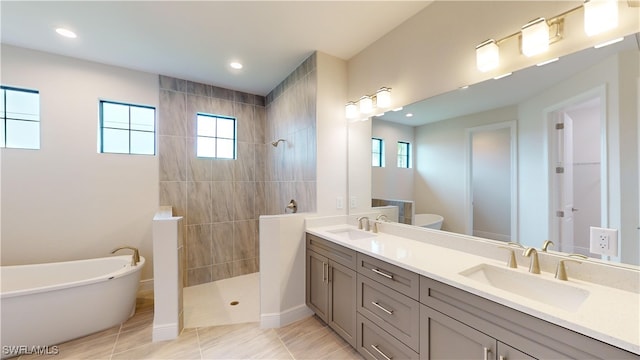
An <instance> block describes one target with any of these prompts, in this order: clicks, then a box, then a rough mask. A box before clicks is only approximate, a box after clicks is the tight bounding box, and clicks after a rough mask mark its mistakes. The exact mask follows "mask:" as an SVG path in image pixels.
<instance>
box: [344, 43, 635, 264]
mask: <svg viewBox="0 0 640 360" xmlns="http://www.w3.org/2000/svg"><path fill="white" fill-rule="evenodd" d="M639 44H640V37H639V34H634V35H630V36H627V37H625V39H624V40H623V41H622V42H619V43H616V44H613V45H609V46H607V47H603V48H599V49H594V48H589V49H584V50H582V51H579V52H576V53H574V54H571V55H568V56H564V57H562V58H560V59H559V60H558V61H556V62H554V63H550V64H547V65H544V66H533V67H531V68H527V69H523V70H520V71H517V72H514V73H513V74H512V75H511V76H508V77H505V78H502V79H498V80H488V81H485V82H482V83H479V84H474V85H472V86H470V87H469V88H467V89H460V90H456V91H452V92H450V93H446V94H442V95H438V96H436V97H433V98H429V99H425V100H423V101H419V102H417V103H414V104H409V105H407V106H404V107H403V108H402V110H399V111H396V112H387V113H385V114H384V115H382V116H378V117H373V118H370V119H369V120H367V121H360V122H354V123H350V125H349V161H350V172H349V192H350V195H352V194H358V195H359V196H360V197H366V196H367V195H368V194H363V189H371V190H370V192H371V195H370V198H371V199H387V200H396V201H397V200H401V201H408V202H412V207H413V208H412V210H411V211H412V212H413V213H414V214H437V215H441V216H442V217H443V218H444V222H443V223H442V230H445V231H451V232H456V233H462V234H469V235H475V236H479V237H483V238H489V239H495V240H498V241H515V242H519V243H521V244H523V245H525V246H535V247H540V245H541V244H542V242H543V241H544V240H547V239H549V240H552V241H553V242H554V244H555V246H554V249H553V250H557V251H563V252H569V253H581V254H584V255H587V256H590V257H594V258H601V259H604V260H611V261H614V262H623V263H629V264H635V265H637V264H639V262H640V243H639V236H638V233H639V232H640V230H639V229H640V228H639V226H640V218H639V217H640V215H639V210H638V208H639V183H638V178H639V166H638V165H639V143H638V134H639V132H640V126H639V124H638V123H639V109H638V102H639V101H638V100H639V94H640V77H639V72H640V51H639V49H640V46H639ZM408 114H412V116H411V117H408V116H407V115H408ZM371 138H377V139H381V140H382V141H383V142H384V145H382V146H383V151H382V152H383V153H384V154H383V158H384V161H383V162H384V164H385V166H384V167H372V168H371V170H372V171H371V172H370V173H369V172H367V171H365V170H364V169H365V168H364V167H363V166H362V163H363V162H365V161H366V162H367V163H368V164H371V163H372V162H371V161H372V160H371V159H372V156H373V155H372V140H371ZM404 143H410V144H411V145H410V150H409V158H410V160H409V162H408V164H409V167H408V168H400V167H399V166H398V165H399V164H400V163H401V162H402V161H404V158H403V157H398V152H397V151H398V149H400V148H401V147H403V146H404V145H402V144H404ZM353 164H358V167H357V169H359V170H358V171H353V170H352V169H351V168H352V167H354V168H355V166H352V165H353ZM367 168H368V167H367ZM360 201H362V202H367V201H369V199H362V200H360ZM373 206H376V203H374V205H373ZM356 210H357V209H356ZM403 215H404V219H400V221H405V222H408V223H413V220H415V219H410V220H407V219H409V218H411V215H410V214H403ZM590 226H598V227H604V228H613V229H617V230H618V236H619V242H618V245H619V247H620V249H619V250H620V251H619V255H618V256H602V255H599V254H595V253H593V252H591V251H590V247H589V227H590Z"/></svg>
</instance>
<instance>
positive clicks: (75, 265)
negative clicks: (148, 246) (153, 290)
mask: <svg viewBox="0 0 640 360" xmlns="http://www.w3.org/2000/svg"><path fill="white" fill-rule="evenodd" d="M144 263H145V259H144V258H143V257H140V262H139V263H138V264H137V265H136V266H132V265H131V255H122V256H112V257H104V258H97V259H88V260H77V261H67V262H58V263H48V264H33V265H17V266H2V267H0V280H1V283H2V285H1V289H2V292H1V295H0V297H1V301H2V304H1V305H2V307H1V312H2V313H1V315H2V316H1V319H0V321H1V322H2V327H1V330H2V332H0V339H1V341H2V349H3V352H2V357H7V356H14V355H17V354H16V353H15V352H19V351H28V349H31V348H34V347H36V348H37V347H45V346H50V345H56V344H59V343H62V342H65V341H67V340H71V339H75V338H78V337H81V336H84V335H88V334H91V333H94V332H97V331H101V330H104V329H108V328H110V327H113V326H115V325H118V324H120V323H122V322H124V321H125V320H127V319H128V318H129V317H130V316H132V315H133V313H134V312H135V305H136V293H137V290H138V285H139V283H140V274H141V270H142V267H143V266H144ZM25 347H26V348H25ZM20 349H22V350H20ZM25 349H27V350H25ZM9 350H13V352H14V353H13V354H7V352H10V351H9Z"/></svg>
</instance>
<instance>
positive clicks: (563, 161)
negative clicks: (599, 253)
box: [556, 113, 575, 252]
mask: <svg viewBox="0 0 640 360" xmlns="http://www.w3.org/2000/svg"><path fill="white" fill-rule="evenodd" d="M557 128H559V129H558V140H559V141H558V151H559V155H560V156H559V157H558V163H557V164H556V178H557V181H558V185H559V186H558V189H559V194H558V195H559V200H560V204H559V206H558V209H560V210H559V212H558V213H557V217H558V221H559V223H560V224H559V225H560V226H559V228H560V244H559V245H558V246H559V249H558V250H560V251H566V252H573V251H574V250H573V249H574V244H573V240H574V236H573V235H574V234H573V233H574V231H573V226H574V217H573V213H574V211H575V208H574V199H573V193H574V192H573V120H572V119H571V117H570V116H568V115H567V114H566V113H563V114H562V122H560V123H559V124H558V126H557Z"/></svg>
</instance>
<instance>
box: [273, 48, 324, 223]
mask: <svg viewBox="0 0 640 360" xmlns="http://www.w3.org/2000/svg"><path fill="white" fill-rule="evenodd" d="M316 64H317V62H316V54H315V53H314V54H313V55H311V56H309V57H308V58H307V59H306V60H305V61H304V62H303V63H302V64H301V65H300V66H299V67H298V68H297V69H296V70H295V71H293V72H292V73H291V74H290V75H289V76H288V77H287V78H286V79H285V80H284V81H282V82H281V83H280V85H278V86H277V87H276V88H275V89H274V90H273V91H271V93H269V94H268V95H267V119H268V121H267V127H266V139H265V140H266V142H267V144H268V145H267V146H266V153H265V155H266V163H265V182H264V196H265V201H266V214H269V215H274V214H282V213H284V212H285V207H286V205H287V204H288V203H289V201H291V200H292V199H295V200H296V202H297V204H298V212H315V211H316V204H317V203H316V94H317V86H316V85H317V70H316ZM277 139H284V140H285V142H284V143H280V144H279V145H278V147H273V146H271V142H272V141H275V140H277Z"/></svg>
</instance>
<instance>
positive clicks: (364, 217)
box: [358, 216, 369, 231]
mask: <svg viewBox="0 0 640 360" xmlns="http://www.w3.org/2000/svg"><path fill="white" fill-rule="evenodd" d="M362 220H366V221H365V222H364V226H363V225H362ZM358 229H360V230H362V229H364V230H365V231H369V218H368V217H366V216H360V217H359V218H358Z"/></svg>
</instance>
